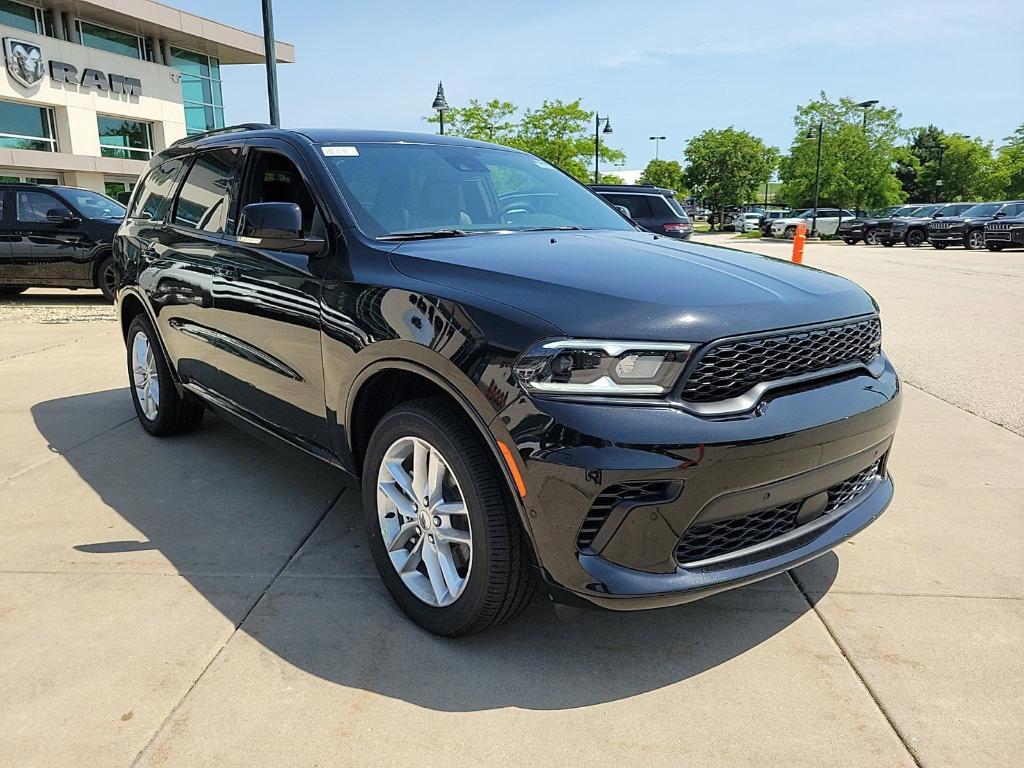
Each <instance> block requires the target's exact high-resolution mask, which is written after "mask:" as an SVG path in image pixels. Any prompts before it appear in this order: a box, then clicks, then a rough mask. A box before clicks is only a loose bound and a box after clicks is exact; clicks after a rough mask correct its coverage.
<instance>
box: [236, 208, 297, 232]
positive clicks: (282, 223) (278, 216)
mask: <svg viewBox="0 0 1024 768" xmlns="http://www.w3.org/2000/svg"><path fill="white" fill-rule="evenodd" d="M238 233H239V236H240V237H246V238H252V239H255V240H266V239H271V240H283V239H295V240H297V239H300V238H301V237H302V209H301V208H299V206H298V205H296V204H295V203H249V204H248V205H247V206H245V207H244V208H242V215H241V220H240V222H239V227H238Z"/></svg>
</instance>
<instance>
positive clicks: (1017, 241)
mask: <svg viewBox="0 0 1024 768" xmlns="http://www.w3.org/2000/svg"><path fill="white" fill-rule="evenodd" d="M985 247H986V248H988V249H989V250H990V251H1001V250H1003V249H1004V248H1024V213H1018V214H1017V215H1016V216H1015V217H1014V218H1012V219H996V220H994V221H990V222H988V223H987V224H986V225H985Z"/></svg>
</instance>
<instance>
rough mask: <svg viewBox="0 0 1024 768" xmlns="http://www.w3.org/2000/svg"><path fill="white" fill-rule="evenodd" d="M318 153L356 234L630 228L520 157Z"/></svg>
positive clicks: (380, 146) (441, 151) (500, 153)
mask: <svg viewBox="0 0 1024 768" xmlns="http://www.w3.org/2000/svg"><path fill="white" fill-rule="evenodd" d="M321 149H322V152H323V154H324V162H325V164H326V165H327V168H328V169H329V170H330V172H331V175H332V176H333V177H334V179H335V180H336V181H337V183H338V186H339V187H340V188H341V191H342V194H343V195H344V196H345V200H346V201H347V202H348V204H349V206H350V207H351V209H352V213H353V215H354V216H355V217H356V222H357V224H358V225H359V228H360V229H361V230H362V231H363V232H365V233H366V234H368V235H370V236H371V237H384V236H400V235H402V234H408V233H423V232H435V233H452V234H473V233H480V232H504V231H523V230H531V229H613V230H625V231H632V230H633V229H634V228H633V227H632V225H630V224H629V223H628V222H627V221H626V220H625V219H624V218H623V217H622V216H621V215H620V214H619V213H618V212H617V211H616V210H615V209H614V208H612V207H611V206H610V205H608V204H607V203H605V202H604V201H603V200H602V199H601V198H599V197H598V196H597V195H596V194H594V193H593V192H591V191H590V190H588V189H587V188H586V187H584V186H582V185H580V184H579V183H577V182H576V181H574V180H573V179H571V178H569V177H568V176H566V175H565V174H563V173H562V172H561V171H559V170H558V169H557V168H555V167H554V166H552V165H550V164H548V163H546V162H544V161H543V160H540V159H539V158H537V157H534V156H533V155H528V154H525V153H522V152H514V151H509V150H502V149H490V148H487V147H460V146H451V145H444V144H397V143H359V144H355V145H349V146H344V147H339V146H323V147H321Z"/></svg>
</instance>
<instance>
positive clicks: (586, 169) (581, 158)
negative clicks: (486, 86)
mask: <svg viewBox="0 0 1024 768" xmlns="http://www.w3.org/2000/svg"><path fill="white" fill-rule="evenodd" d="M518 113H519V108H518V107H517V106H516V105H515V104H513V103H512V102H510V101H500V100H498V99H492V100H491V101H488V102H480V101H478V100H476V99H473V100H471V101H470V102H469V106H467V107H459V108H454V109H450V110H449V111H448V112H446V113H445V131H446V132H447V133H450V134H451V135H453V136H465V137H466V138H470V139H479V140H482V141H492V142H494V143H496V144H504V145H505V146H509V147H515V148H516V149H522V150H525V151H527V152H532V153H533V154H535V155H537V156H538V157H541V158H543V159H545V160H547V161H548V162H549V163H551V164H552V165H554V166H557V167H558V168H561V169H562V170H563V171H565V172H566V173H569V174H571V175H573V176H575V177H576V178H577V179H579V180H580V181H590V180H592V179H593V170H592V168H593V165H592V162H593V158H594V133H593V130H594V113H593V112H588V111H587V110H585V109H583V107H582V106H580V100H579V99H576V100H575V101H570V102H563V101H561V100H559V99H555V100H553V101H549V100H547V99H545V100H544V102H543V103H542V104H541V105H540V106H539V107H537V108H536V109H526V110H524V111H523V112H522V114H521V116H520V119H519V120H518V121H516V120H515V119H514V118H515V116H516V115H517V114H518ZM427 122H429V123H437V122H438V118H437V116H436V115H434V116H431V117H429V118H427ZM622 159H625V154H624V153H623V152H622V151H621V150H618V149H615V148H613V147H610V146H608V144H607V143H606V142H604V141H602V142H601V161H602V162H604V163H608V164H609V165H610V164H612V163H614V162H615V161H617V160H622Z"/></svg>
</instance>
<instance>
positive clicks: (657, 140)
mask: <svg viewBox="0 0 1024 768" xmlns="http://www.w3.org/2000/svg"><path fill="white" fill-rule="evenodd" d="M648 140H649V141H653V142H654V159H655V160H657V159H658V149H659V147H660V145H661V142H663V141H664V140H665V137H664V136H651V137H650V139H648Z"/></svg>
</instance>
